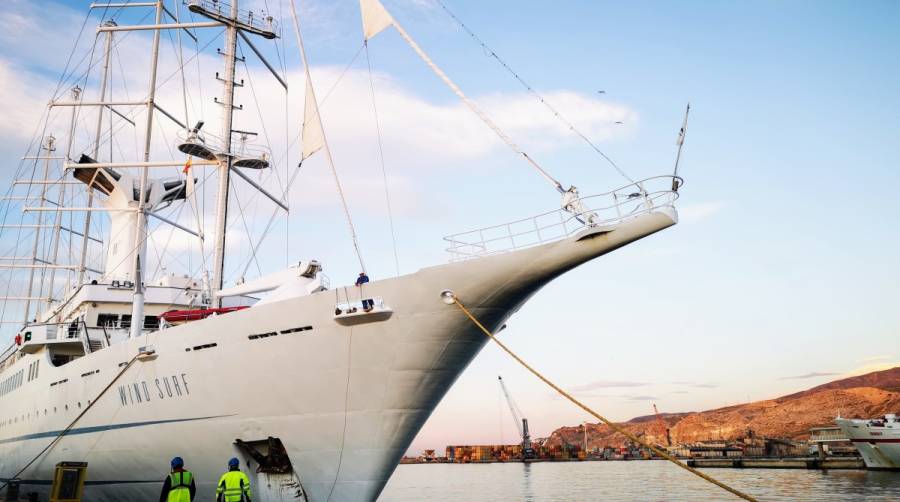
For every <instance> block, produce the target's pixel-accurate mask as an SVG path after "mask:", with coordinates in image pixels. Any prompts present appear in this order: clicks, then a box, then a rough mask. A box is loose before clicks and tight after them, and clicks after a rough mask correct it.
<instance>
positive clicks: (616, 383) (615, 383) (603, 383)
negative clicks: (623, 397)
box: [569, 380, 648, 392]
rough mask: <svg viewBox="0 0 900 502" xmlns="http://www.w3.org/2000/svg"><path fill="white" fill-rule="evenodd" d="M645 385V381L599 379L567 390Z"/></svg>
mask: <svg viewBox="0 0 900 502" xmlns="http://www.w3.org/2000/svg"><path fill="white" fill-rule="evenodd" d="M645 385H648V384H647V383H645V382H631V381H627V380H599V381H596V382H590V383H586V384H584V385H576V386H574V387H570V388H569V390H571V391H573V392H585V391H592V390H598V389H609V388H616V387H643V386H645Z"/></svg>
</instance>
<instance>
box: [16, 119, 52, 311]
mask: <svg viewBox="0 0 900 502" xmlns="http://www.w3.org/2000/svg"><path fill="white" fill-rule="evenodd" d="M55 143H56V138H54V137H53V136H52V135H50V136H47V143H46V144H45V145H44V150H46V151H47V156H46V157H45V159H44V179H43V183H41V198H40V200H39V201H38V206H39V207H41V208H43V207H44V202H45V201H46V199H47V184H48V181H49V180H50V159H51V158H52V157H53V152H55V151H56V147H55V146H54V145H55ZM43 223H44V212H43V211H40V212H38V214H37V224H36V225H35V227H34V246H33V247H32V248H31V269H30V271H29V272H28V294H27V295H25V298H26V300H25V319H24V321H23V322H25V323H28V318H29V317H31V295H32V294H33V293H34V271H35V270H36V267H37V264H38V257H37V256H38V247H39V246H40V241H41V234H42V233H43V227H44V225H43Z"/></svg>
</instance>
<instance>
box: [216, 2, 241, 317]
mask: <svg viewBox="0 0 900 502" xmlns="http://www.w3.org/2000/svg"><path fill="white" fill-rule="evenodd" d="M237 18H238V0H231V13H230V15H229V18H228V20H227V22H226V23H225V50H224V51H223V52H222V56H223V57H224V58H225V74H224V76H223V78H221V79H220V80H221V81H222V102H221V103H220V105H221V106H222V140H223V142H224V143H223V145H222V156H223V157H224V158H222V159H221V160H220V165H219V185H218V187H217V191H216V192H217V195H216V246H215V259H214V262H213V282H212V293H213V295H212V301H213V303H214V306H215V307H219V306H221V304H222V299H221V298H219V297H218V296H216V294H215V293H216V292H218V291H219V290H221V289H222V283H223V280H224V273H225V233H226V229H227V226H228V192H229V188H230V185H231V164H232V162H233V161H234V156H233V155H232V154H231V135H232V121H233V120H234V67H235V60H236V56H237V54H236V53H237V30H238V29H237Z"/></svg>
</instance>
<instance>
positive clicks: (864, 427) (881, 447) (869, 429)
mask: <svg viewBox="0 0 900 502" xmlns="http://www.w3.org/2000/svg"><path fill="white" fill-rule="evenodd" d="M835 423H836V424H837V425H838V427H840V428H841V430H842V431H843V432H844V434H846V435H847V438H848V439H849V440H850V442H852V443H853V446H855V447H856V449H857V450H859V453H860V455H862V458H863V461H865V463H866V467H867V468H869V469H885V470H900V418H897V415H896V414H894V413H889V414H887V415H885V416H883V417H881V418H873V419H870V420H860V419H852V418H840V417H838V418H836V419H835Z"/></svg>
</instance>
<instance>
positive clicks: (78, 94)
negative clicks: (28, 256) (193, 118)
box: [40, 85, 83, 307]
mask: <svg viewBox="0 0 900 502" xmlns="http://www.w3.org/2000/svg"><path fill="white" fill-rule="evenodd" d="M82 97H83V96H82V90H81V88H80V87H78V86H77V85H76V86H75V87H73V88H72V102H75V103H77V102H78V101H79V100H80V99H81V98H82ZM77 108H78V107H77V106H73V107H72V115H71V116H70V117H69V139H68V141H67V142H66V153H65V155H64V161H68V160H69V159H71V158H72V143H73V142H74V141H75V118H76V117H77V113H76V111H77ZM65 196H66V185H65V184H60V186H59V198H58V199H57V204H56V217H55V218H54V223H53V240H52V241H51V242H52V243H53V259H52V260H49V261H50V263H49V265H51V268H50V282H49V284H47V306H48V307H49V306H50V304H51V303H53V283H54V282H55V281H56V267H55V265H56V264H57V263H56V259H57V257H58V256H59V237H60V235H59V234H60V231H61V230H62V212H61V211H60V210H59V208H61V207H62V205H63V204H64V203H65V201H66V198H65ZM46 273H47V269H46V268H44V269H41V288H40V291H42V292H43V290H44V277H45V274H46Z"/></svg>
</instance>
